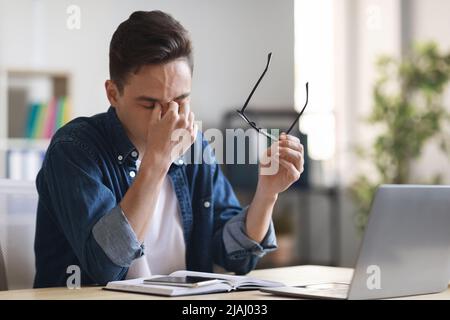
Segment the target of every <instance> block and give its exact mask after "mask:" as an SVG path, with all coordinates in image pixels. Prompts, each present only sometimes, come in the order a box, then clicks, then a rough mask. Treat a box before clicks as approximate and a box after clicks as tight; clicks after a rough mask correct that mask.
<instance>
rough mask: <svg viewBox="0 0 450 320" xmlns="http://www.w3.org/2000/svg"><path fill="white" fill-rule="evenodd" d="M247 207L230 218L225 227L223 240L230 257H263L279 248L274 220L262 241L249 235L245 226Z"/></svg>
mask: <svg viewBox="0 0 450 320" xmlns="http://www.w3.org/2000/svg"><path fill="white" fill-rule="evenodd" d="M247 209H248V208H246V209H245V210H242V212H241V213H239V214H237V215H235V216H234V217H233V218H231V219H230V220H228V222H227V223H226V224H225V226H224V228H223V235H222V236H223V242H224V246H225V250H226V252H227V254H228V256H229V257H230V259H242V258H244V257H246V256H248V255H249V254H250V255H255V256H257V257H259V258H261V257H263V256H264V255H265V254H266V253H267V252H270V251H273V250H275V249H276V248H277V241H276V237H275V230H274V227H273V222H272V221H271V222H270V225H269V229H268V230H267V233H266V235H265V237H264V239H263V240H262V241H261V243H259V242H256V241H254V240H253V239H251V238H249V237H248V236H247V233H246V226H245V221H246V218H247V212H248V210H247Z"/></svg>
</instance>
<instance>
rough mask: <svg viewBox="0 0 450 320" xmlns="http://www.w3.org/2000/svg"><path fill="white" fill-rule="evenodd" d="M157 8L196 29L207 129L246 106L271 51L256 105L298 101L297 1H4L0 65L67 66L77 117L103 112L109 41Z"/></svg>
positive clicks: (0, 5)
mask: <svg viewBox="0 0 450 320" xmlns="http://www.w3.org/2000/svg"><path fill="white" fill-rule="evenodd" d="M71 4H75V5H78V6H79V7H80V8H81V29H80V30H69V29H67V28H66V19H67V17H68V14H67V13H66V9H67V7H68V6H69V5H71ZM153 9H160V10H163V11H166V12H169V13H171V14H172V15H173V16H174V17H175V18H176V19H178V20H179V21H180V22H181V23H182V24H183V25H184V26H185V27H186V28H187V29H188V30H190V32H191V34H192V37H193V40H194V48H195V52H194V56H195V73H194V84H193V96H192V108H193V109H194V111H195V112H196V118H198V119H200V120H203V121H205V124H206V125H207V126H215V125H218V124H220V120H221V117H220V116H221V114H222V113H223V112H224V111H225V110H228V109H230V108H232V109H236V107H239V106H240V105H242V104H243V102H244V101H245V99H246V97H247V95H248V93H249V91H250V89H251V88H252V86H253V84H254V82H255V81H256V80H257V78H258V76H259V74H260V73H261V72H262V69H263V67H264V64H265V61H266V57H267V53H268V52H269V51H272V52H273V61H272V65H271V69H270V71H269V73H268V74H267V77H266V78H265V79H264V81H263V82H262V84H261V86H260V88H259V90H258V92H257V93H256V94H255V95H254V100H253V103H254V104H255V105H261V106H263V107H268V106H275V107H276V106H283V107H291V106H293V103H294V92H293V91H294V89H293V87H294V83H293V82H294V81H293V79H294V68H293V65H294V58H293V55H294V43H293V39H294V28H293V0H283V1H272V0H247V1H238V0H227V1H219V0H192V1H174V0H156V1H144V0H142V1H137V0H135V1H111V0H97V1H88V0H75V1H74V0H69V1H66V0H16V1H7V0H0V45H1V48H0V66H1V67H3V68H5V67H6V68H21V69H22V68H50V69H62V70H68V71H70V72H71V73H72V76H73V79H72V80H73V82H72V93H73V104H74V111H75V116H80V115H92V114H95V113H98V112H102V111H104V110H105V109H106V108H107V107H108V102H107V100H106V98H105V94H104V89H103V84H104V81H105V79H107V78H108V46H109V41H110V38H111V36H112V34H113V32H114V30H115V29H116V28H117V26H118V24H119V23H120V22H122V21H123V20H125V19H126V18H128V16H129V15H130V14H131V12H133V11H135V10H153ZM0 101H1V100H0Z"/></svg>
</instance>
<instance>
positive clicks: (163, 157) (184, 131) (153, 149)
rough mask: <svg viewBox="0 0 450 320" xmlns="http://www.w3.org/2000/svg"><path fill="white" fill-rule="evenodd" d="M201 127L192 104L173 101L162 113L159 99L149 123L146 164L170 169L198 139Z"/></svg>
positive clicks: (144, 161) (144, 165) (155, 167)
mask: <svg viewBox="0 0 450 320" xmlns="http://www.w3.org/2000/svg"><path fill="white" fill-rule="evenodd" d="M197 131H198V128H197V125H196V124H195V123H194V113H193V112H192V111H191V110H190V107H189V104H187V103H184V104H181V105H180V106H178V103H176V102H174V101H171V102H170V103H169V107H168V110H167V112H166V113H165V114H164V115H162V108H161V105H160V104H159V103H156V104H155V108H154V110H153V111H152V115H151V117H150V121H149V125H148V133H147V145H146V152H145V156H144V158H143V160H142V166H143V167H142V168H145V167H149V168H152V169H157V168H159V169H161V170H163V171H164V172H166V171H167V170H168V169H169V167H170V164H171V163H172V162H173V161H174V160H175V159H176V158H178V157H179V156H181V155H182V154H184V153H185V152H186V151H187V150H188V149H189V147H190V146H191V145H192V144H193V143H194V141H195V138H196V136H197Z"/></svg>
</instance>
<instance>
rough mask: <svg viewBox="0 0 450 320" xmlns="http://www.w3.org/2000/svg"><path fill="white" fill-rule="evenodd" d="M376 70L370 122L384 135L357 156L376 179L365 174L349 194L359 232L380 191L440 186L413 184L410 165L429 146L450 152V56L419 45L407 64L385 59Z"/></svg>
mask: <svg viewBox="0 0 450 320" xmlns="http://www.w3.org/2000/svg"><path fill="white" fill-rule="evenodd" d="M377 69H378V73H379V76H378V79H377V80H376V82H375V85H374V88H373V99H374V104H373V109H372V111H371V114H370V117H369V118H368V119H367V121H368V123H369V124H370V125H373V126H376V127H377V128H378V129H379V130H380V131H379V133H378V135H377V136H376V137H375V140H374V142H373V144H372V145H371V147H370V149H369V150H367V149H361V148H359V149H358V150H357V152H358V154H359V156H360V157H362V158H363V159H365V160H369V161H370V164H371V166H373V168H374V172H375V175H370V177H369V176H368V175H365V174H360V175H359V176H358V177H357V178H356V180H355V182H354V183H353V185H352V186H351V188H350V191H351V195H352V197H353V199H354V201H355V204H356V207H357V216H356V226H357V227H358V229H360V230H363V229H364V227H365V225H366V222H367V217H368V214H369V210H370V206H371V202H372V199H373V196H374V193H375V190H376V188H377V186H378V185H380V184H383V183H395V184H405V183H439V182H440V181H441V177H440V174H439V173H437V174H436V175H435V176H434V177H421V178H420V179H421V180H422V181H417V180H416V181H413V179H412V175H411V165H412V162H413V161H414V160H416V159H418V158H419V157H420V156H421V154H422V150H423V147H424V146H425V144H426V143H428V142H430V141H433V142H434V141H437V142H438V143H439V145H440V148H441V150H442V151H443V152H446V153H447V154H448V153H449V150H450V141H449V139H448V138H449V137H448V135H446V134H445V130H444V128H445V126H444V125H445V124H448V123H449V122H450V121H449V120H450V114H449V112H448V111H446V109H445V107H444V105H443V102H442V96H443V93H444V90H445V89H446V86H447V84H448V82H449V77H450V53H441V52H440V50H439V49H438V46H437V45H436V44H435V43H433V42H428V43H424V44H419V45H415V46H414V47H413V49H412V50H411V52H410V53H409V54H408V55H406V56H404V57H403V58H402V59H395V58H393V57H388V56H382V57H380V58H379V59H378V62H377ZM372 173H373V172H372Z"/></svg>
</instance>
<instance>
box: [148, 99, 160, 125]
mask: <svg viewBox="0 0 450 320" xmlns="http://www.w3.org/2000/svg"><path fill="white" fill-rule="evenodd" d="M161 110H162V108H161V105H160V104H159V103H158V102H156V103H155V107H154V108H153V110H152V112H151V115H150V122H151V123H156V122H158V121H159V120H161V112H162V111H161Z"/></svg>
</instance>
